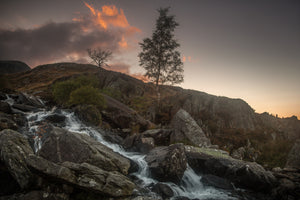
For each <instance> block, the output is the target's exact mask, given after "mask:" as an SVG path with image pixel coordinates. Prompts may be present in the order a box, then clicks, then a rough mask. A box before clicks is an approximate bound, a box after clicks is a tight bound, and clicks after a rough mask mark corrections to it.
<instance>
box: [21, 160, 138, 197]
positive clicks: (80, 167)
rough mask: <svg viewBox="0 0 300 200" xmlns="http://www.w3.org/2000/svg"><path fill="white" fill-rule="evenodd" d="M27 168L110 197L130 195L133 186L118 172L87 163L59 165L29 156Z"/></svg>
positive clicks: (46, 176) (64, 163)
mask: <svg viewBox="0 0 300 200" xmlns="http://www.w3.org/2000/svg"><path fill="white" fill-rule="evenodd" d="M26 162H27V164H28V166H29V167H30V168H31V169H32V170H34V171H35V172H37V173H38V174H40V175H41V176H43V177H45V178H46V179H47V178H51V179H54V180H56V181H58V182H61V183H64V184H69V185H72V186H74V187H78V188H80V189H83V190H87V191H91V192H95V193H100V194H102V195H108V196H112V197H122V196H128V195H131V194H132V192H133V189H134V188H135V185H134V184H133V183H132V182H131V181H130V180H129V179H128V178H127V177H126V176H124V175H122V174H121V173H119V172H116V171H112V172H108V171H104V170H103V169H100V168H98V167H96V166H94V165H91V164H88V163H81V164H77V163H73V162H63V163H62V164H61V165H59V164H55V163H53V162H50V161H47V160H46V159H43V158H41V157H37V156H34V155H32V156H29V157H28V158H27V160H26Z"/></svg>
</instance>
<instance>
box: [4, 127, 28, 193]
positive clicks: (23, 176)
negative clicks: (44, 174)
mask: <svg viewBox="0 0 300 200" xmlns="http://www.w3.org/2000/svg"><path fill="white" fill-rule="evenodd" d="M0 152H1V154H0V158H1V161H2V163H3V164H4V165H5V167H6V168H7V170H8V171H9V173H10V174H11V175H12V177H13V178H14V179H15V180H16V181H17V183H18V184H19V186H20V188H21V189H26V188H28V187H29V186H30V185H31V183H32V177H33V176H32V174H31V172H30V170H29V169H28V167H27V165H26V162H25V160H26V159H27V157H28V155H30V154H33V151H32V149H31V147H30V145H29V143H28V141H27V139H26V138H25V137H24V136H23V135H21V134H20V133H18V132H16V131H13V130H9V129H6V130H3V131H1V132H0Z"/></svg>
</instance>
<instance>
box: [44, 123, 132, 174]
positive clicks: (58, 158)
mask: <svg viewBox="0 0 300 200" xmlns="http://www.w3.org/2000/svg"><path fill="white" fill-rule="evenodd" d="M39 155H40V156H42V157H43V158H45V159H47V160H49V161H52V162H55V163H61V162H64V161H70V162H75V163H83V162H86V163H90V164H92V165H95V166H97V167H99V168H101V169H103V170H107V171H119V172H121V173H123V174H127V173H128V169H129V167H130V162H129V160H128V159H127V158H124V157H123V156H121V155H120V154H118V153H115V152H113V151H112V150H111V149H109V148H108V147H106V146H104V145H103V144H101V143H100V142H98V141H96V140H94V139H93V138H91V137H90V136H88V135H84V134H79V133H73V132H69V131H66V130H64V129H61V128H58V127H54V128H53V129H52V130H51V131H50V132H49V135H48V137H47V138H46V139H45V141H44V143H43V146H42V148H41V150H40V151H39Z"/></svg>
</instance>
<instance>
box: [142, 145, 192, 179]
mask: <svg viewBox="0 0 300 200" xmlns="http://www.w3.org/2000/svg"><path fill="white" fill-rule="evenodd" d="M145 159H146V161H147V162H148V165H149V169H150V172H151V174H152V176H153V177H155V178H156V179H157V180H160V181H172V182H175V183H178V182H179V181H180V180H181V178H182V176H183V173H184V171H185V169H186V167H187V160H186V156H185V152H184V145H183V144H173V145H170V146H167V147H166V146H162V147H156V148H154V149H153V150H151V151H150V152H149V154H148V155H147V156H146V158H145Z"/></svg>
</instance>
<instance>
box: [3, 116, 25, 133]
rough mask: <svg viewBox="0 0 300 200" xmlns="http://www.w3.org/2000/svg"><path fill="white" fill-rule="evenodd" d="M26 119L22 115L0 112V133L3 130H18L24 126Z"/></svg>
mask: <svg viewBox="0 0 300 200" xmlns="http://www.w3.org/2000/svg"><path fill="white" fill-rule="evenodd" d="M26 122H27V119H26V117H25V116H24V115H23V114H6V113H1V112H0V131H1V130H4V129H12V130H16V131H17V130H20V129H21V128H23V127H24V126H25V125H26Z"/></svg>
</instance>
